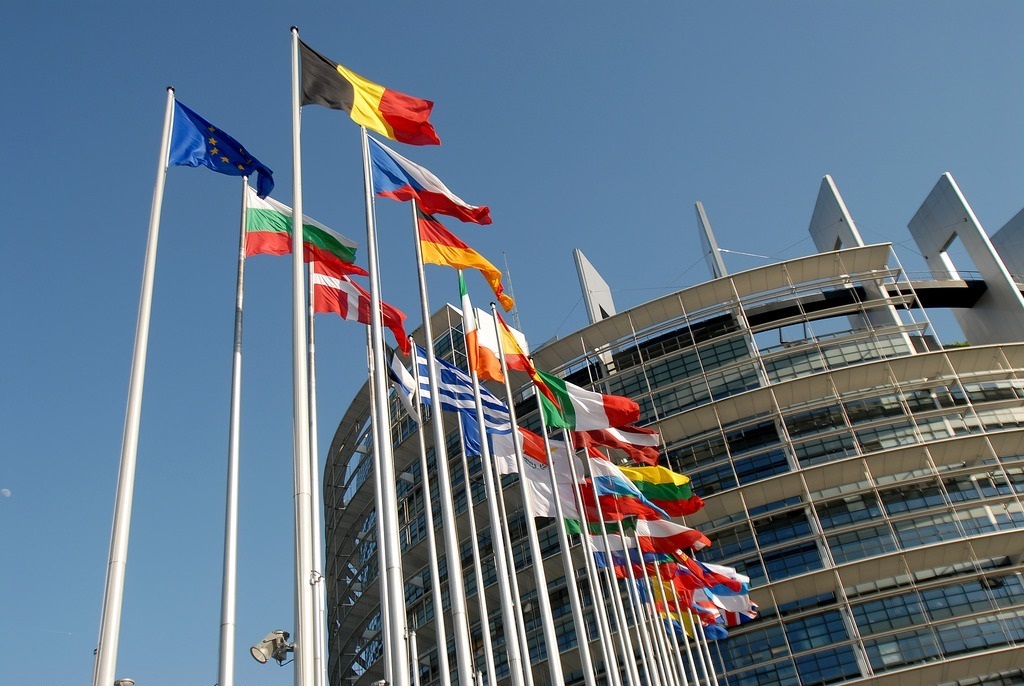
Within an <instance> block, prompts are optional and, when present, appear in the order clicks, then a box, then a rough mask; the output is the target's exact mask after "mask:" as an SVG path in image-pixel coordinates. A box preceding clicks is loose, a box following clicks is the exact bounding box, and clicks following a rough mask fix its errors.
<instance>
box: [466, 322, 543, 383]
mask: <svg viewBox="0 0 1024 686" xmlns="http://www.w3.org/2000/svg"><path fill="white" fill-rule="evenodd" d="M475 319H476V323H477V339H476V342H477V346H476V361H475V362H474V361H473V358H472V357H470V362H471V363H472V364H474V365H476V366H475V367H474V369H475V370H476V374H477V376H479V377H480V378H481V379H490V380H492V381H504V380H505V377H504V376H503V375H502V373H501V362H500V358H499V350H498V339H499V337H500V339H501V348H502V350H503V351H504V353H505V364H506V365H507V366H508V368H509V369H516V370H519V371H522V372H527V373H528V374H530V375H531V377H532V376H534V375H535V374H536V370H535V369H534V368H533V365H532V364H531V363H530V360H529V357H528V354H529V347H528V346H527V344H526V336H524V335H523V332H522V331H519V330H518V329H513V328H512V327H510V326H509V325H508V324H506V323H505V320H504V319H503V318H502V316H501V315H500V314H499V315H498V319H497V321H495V319H494V317H492V316H491V315H490V313H489V312H484V311H483V310H481V309H477V310H476V317H475ZM495 323H497V328H495Z"/></svg>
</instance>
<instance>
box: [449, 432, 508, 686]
mask: <svg viewBox="0 0 1024 686" xmlns="http://www.w3.org/2000/svg"><path fill="white" fill-rule="evenodd" d="M456 421H457V422H458V423H459V438H460V439H461V440H460V445H461V446H462V450H460V451H459V452H461V453H462V484H463V489H464V490H465V492H466V519H467V520H468V521H469V540H470V541H473V545H471V546H470V547H469V549H470V552H471V554H472V559H473V576H474V578H475V579H476V603H477V611H478V613H479V615H480V642H481V643H482V644H483V652H484V667H485V669H486V670H487V683H488V684H497V683H498V673H497V670H496V669H495V668H494V645H493V644H492V643H491V615H490V612H489V611H488V608H487V593H486V591H485V589H484V570H483V564H482V563H481V561H480V534H479V530H478V529H477V527H476V512H475V510H476V506H475V504H474V503H473V486H472V483H471V482H470V480H469V459H468V458H467V457H466V428H465V426H464V425H463V423H462V413H461V412H459V413H456ZM485 440H487V438H486V435H481V437H480V442H481V443H483V441H485ZM481 450H483V447H482V446H481ZM491 548H492V549H493V548H494V531H493V527H492V531H491Z"/></svg>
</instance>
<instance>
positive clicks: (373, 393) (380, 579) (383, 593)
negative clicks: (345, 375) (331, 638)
mask: <svg viewBox="0 0 1024 686" xmlns="http://www.w3.org/2000/svg"><path fill="white" fill-rule="evenodd" d="M366 369H367V370H368V371H369V385H370V408H371V411H370V430H371V431H372V432H373V440H374V445H375V446H376V445H378V442H379V440H380V434H379V433H377V432H378V430H379V428H378V427H379V424H380V422H379V421H378V418H377V409H376V408H377V393H378V390H377V388H376V386H375V385H374V382H373V379H374V375H373V374H374V373H373V331H372V329H371V327H369V326H368V327H366ZM373 460H374V464H373V502H374V503H376V505H375V507H376V514H377V526H376V528H375V529H374V531H375V532H376V533H375V535H376V538H377V570H378V571H377V587H378V589H379V591H380V625H381V627H383V628H384V630H385V631H388V627H390V626H391V598H390V596H388V579H387V574H386V573H385V570H386V569H387V568H388V561H387V554H386V551H387V547H386V546H385V545H384V544H383V541H384V539H385V538H387V536H388V533H387V532H388V528H387V517H386V516H385V513H384V512H383V511H382V508H381V503H382V502H383V501H384V479H383V478H382V476H381V468H380V459H379V458H378V456H377V449H376V448H374V453H373ZM403 607H404V605H403ZM381 652H382V653H383V654H384V681H386V682H388V683H389V684H390V683H393V681H394V679H393V676H392V675H393V674H394V663H393V662H392V661H391V653H392V646H391V644H390V643H389V642H388V641H382V642H381Z"/></svg>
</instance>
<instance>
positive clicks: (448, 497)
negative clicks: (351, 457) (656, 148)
mask: <svg viewBox="0 0 1024 686" xmlns="http://www.w3.org/2000/svg"><path fill="white" fill-rule="evenodd" d="M363 135H364V140H365V133H364V134H363ZM365 145H366V144H365V143H364V154H367V152H366V148H365ZM412 213H413V244H414V245H415V251H416V272H417V278H418V280H419V287H420V309H421V311H422V313H423V334H424V336H425V337H426V345H425V346H424V348H425V349H426V352H427V378H428V379H429V381H430V405H431V407H432V408H433V410H432V414H431V416H432V418H433V421H432V422H431V428H432V429H433V433H434V455H435V458H436V460H437V491H438V497H439V498H440V500H441V527H442V530H443V531H444V551H445V557H446V559H447V562H448V591H449V595H450V596H451V611H452V626H453V628H454V630H455V658H456V662H457V667H458V675H459V684H460V685H461V684H471V683H473V672H474V669H473V657H472V649H471V647H470V639H469V620H468V618H467V614H466V586H465V583H464V581H463V578H462V557H461V555H460V549H459V530H458V524H457V522H456V521H455V508H454V506H453V499H452V483H451V474H450V473H449V471H448V470H449V465H448V450H447V449H446V447H445V436H444V420H443V419H442V416H441V415H442V412H441V395H440V393H439V391H438V388H439V386H438V381H437V366H436V365H435V360H434V334H433V327H432V326H431V325H430V306H429V304H428V303H427V280H426V276H425V274H424V272H423V250H422V248H421V247H420V240H419V231H418V229H417V226H416V201H415V200H414V201H413V202H412ZM413 350H415V348H414V349H413ZM417 366H418V365H417ZM416 376H417V384H418V383H419V380H418V377H419V370H418V369H417V374H416ZM554 683H561V682H560V681H559V682H554Z"/></svg>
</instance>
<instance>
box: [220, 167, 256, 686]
mask: <svg viewBox="0 0 1024 686" xmlns="http://www.w3.org/2000/svg"><path fill="white" fill-rule="evenodd" d="M248 195H249V177H248V176H243V177H242V218H241V221H240V222H239V224H240V225H241V227H240V229H239V232H238V233H239V235H238V277H237V279H236V280H235V341H234V347H233V349H232V354H231V402H230V409H229V411H228V416H229V419H228V484H227V494H226V497H225V499H224V502H225V505H224V576H223V580H222V582H221V593H220V667H219V669H218V672H217V674H218V678H217V683H218V684H219V685H220V686H235V607H236V604H235V600H236V595H237V594H236V590H237V582H238V446H239V433H240V430H239V425H240V416H241V403H242V298H243V292H244V289H243V285H244V282H245V218H246V216H245V215H246V211H247V209H248V207H247V202H246V201H247V198H248Z"/></svg>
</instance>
